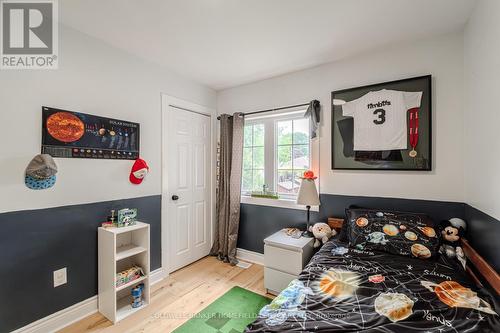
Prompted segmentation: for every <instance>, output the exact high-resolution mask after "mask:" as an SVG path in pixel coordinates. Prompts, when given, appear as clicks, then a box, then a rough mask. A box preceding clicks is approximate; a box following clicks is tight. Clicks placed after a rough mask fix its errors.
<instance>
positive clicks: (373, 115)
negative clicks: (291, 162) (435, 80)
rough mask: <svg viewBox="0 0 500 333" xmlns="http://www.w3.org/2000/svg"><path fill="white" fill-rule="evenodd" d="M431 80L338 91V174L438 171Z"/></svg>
mask: <svg viewBox="0 0 500 333" xmlns="http://www.w3.org/2000/svg"><path fill="white" fill-rule="evenodd" d="M431 86H432V77H431V75H426V76H419V77H413V78H409V79H404V80H397V81H391V82H384V83H377V84H372V85H368V86H362V87H356V88H350V89H344V90H338V91H333V92H332V104H331V105H332V169H338V170H372V169H374V170H415V171H430V170H432V102H431V98H432V88H431Z"/></svg>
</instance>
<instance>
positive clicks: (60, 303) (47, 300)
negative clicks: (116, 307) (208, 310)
mask: <svg viewBox="0 0 500 333" xmlns="http://www.w3.org/2000/svg"><path fill="white" fill-rule="evenodd" d="M120 208H137V209H138V211H139V218H140V219H141V220H142V221H144V222H147V223H149V224H150V225H151V269H152V270H154V269H156V268H159V267H160V266H161V232H160V231H161V229H160V228H161V196H160V195H155V196H148V197H141V198H134V199H126V200H115V201H107V202H99V203H91V204H84V205H74V206H64V207H57V208H49V209H40V210H29V211H19V212H9V213H4V214H0V230H1V232H0V281H1V284H2V300H3V301H2V302H0V332H10V331H12V330H14V329H17V328H19V327H22V326H24V325H27V324H29V323H31V322H33V321H36V320H38V319H40V318H43V317H46V316H48V315H50V314H52V313H54V312H57V311H59V310H62V309H64V308H67V307H68V306H71V305H73V304H76V303H78V302H81V301H83V300H85V299H88V298H90V297H92V296H94V295H96V294H97V227H98V226H99V225H100V223H101V222H103V221H104V220H105V219H106V216H108V215H109V211H110V210H111V209H120ZM62 267H67V273H68V283H67V284H65V285H63V286H59V287H57V288H54V287H53V273H52V272H53V271H54V270H57V269H60V268H62Z"/></svg>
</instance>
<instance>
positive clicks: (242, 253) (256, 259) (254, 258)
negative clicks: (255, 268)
mask: <svg viewBox="0 0 500 333" xmlns="http://www.w3.org/2000/svg"><path fill="white" fill-rule="evenodd" d="M236 258H238V259H241V260H243V261H248V262H252V263H254V264H259V265H264V255H263V254H262V253H258V252H253V251H249V250H245V249H240V248H237V249H236Z"/></svg>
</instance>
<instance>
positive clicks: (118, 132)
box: [42, 106, 140, 160]
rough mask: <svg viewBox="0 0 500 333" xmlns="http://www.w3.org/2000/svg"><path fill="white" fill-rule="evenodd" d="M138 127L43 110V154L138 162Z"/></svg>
mask: <svg viewBox="0 0 500 333" xmlns="http://www.w3.org/2000/svg"><path fill="white" fill-rule="evenodd" d="M139 131H140V125H139V124H138V123H134V122H130V121H124V120H118V119H112V118H105V117H99V116H94V115H90V114H85V113H80V112H72V111H66V110H59V109H54V108H50V107H45V106H44V107H42V154H49V155H51V156H53V157H62V158H95V159H123V160H135V159H137V158H138V157H139V137H140V136H139Z"/></svg>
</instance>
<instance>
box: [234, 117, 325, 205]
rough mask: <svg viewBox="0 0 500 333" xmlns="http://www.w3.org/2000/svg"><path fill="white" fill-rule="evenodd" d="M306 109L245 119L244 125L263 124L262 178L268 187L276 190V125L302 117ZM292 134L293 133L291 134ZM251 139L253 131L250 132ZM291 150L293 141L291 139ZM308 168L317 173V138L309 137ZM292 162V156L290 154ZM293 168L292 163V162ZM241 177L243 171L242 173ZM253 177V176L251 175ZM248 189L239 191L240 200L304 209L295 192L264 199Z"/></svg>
mask: <svg viewBox="0 0 500 333" xmlns="http://www.w3.org/2000/svg"><path fill="white" fill-rule="evenodd" d="M305 111H306V109H299V110H294V111H292V112H286V113H284V114H283V113H281V114H280V113H278V114H275V115H268V116H261V117H249V118H247V119H245V126H248V125H250V124H251V125H255V124H264V179H265V184H266V185H268V186H269V189H270V190H272V191H275V192H277V186H278V184H277V181H278V131H277V126H278V122H280V121H287V120H292V121H293V120H298V119H304V117H303V115H304V113H305ZM292 133H293V132H292ZM292 135H293V134H292ZM252 140H253V133H252ZM291 146H292V152H293V141H292V145H291ZM308 147H309V170H312V171H313V172H314V173H315V174H316V175H319V138H318V137H316V138H315V139H311V138H309V144H308ZM292 163H293V156H292ZM292 170H293V164H292ZM242 178H243V173H242ZM252 178H253V177H252ZM252 182H253V179H252ZM316 185H317V188H318V190H319V178H318V179H317V180H316ZM251 192H252V190H250V191H243V190H242V191H241V202H242V203H246V204H257V205H264V206H273V207H283V208H293V209H305V206H302V205H297V204H296V203H295V200H296V197H297V195H296V194H290V195H287V194H280V198H279V199H266V198H255V197H251ZM311 210H313V211H318V207H317V206H316V207H312V209H311Z"/></svg>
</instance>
